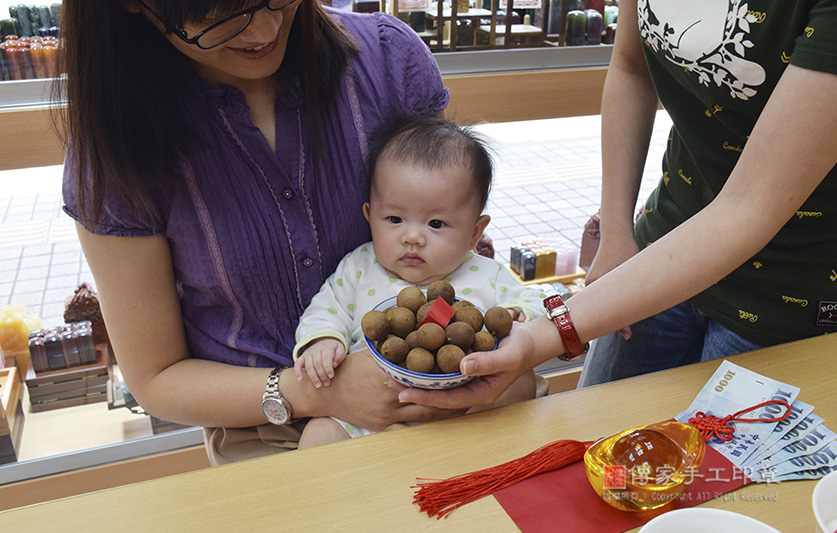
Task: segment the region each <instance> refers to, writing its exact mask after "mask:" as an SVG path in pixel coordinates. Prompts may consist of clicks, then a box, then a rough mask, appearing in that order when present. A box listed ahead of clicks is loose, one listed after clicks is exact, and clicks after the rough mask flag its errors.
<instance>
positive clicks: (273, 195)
mask: <svg viewBox="0 0 837 533" xmlns="http://www.w3.org/2000/svg"><path fill="white" fill-rule="evenodd" d="M330 14H331V15H332V16H333V17H334V18H335V19H336V20H338V21H339V22H341V23H342V24H343V26H344V27H345V28H346V30H347V31H348V32H349V33H350V34H351V35H352V36H354V37H355V39H356V40H357V41H358V42H359V44H360V48H361V52H360V54H359V55H358V57H357V58H355V59H354V60H353V61H351V62H350V66H349V69H348V70H347V72H346V73H345V75H344V76H343V81H342V84H341V85H342V89H343V90H342V91H341V92H340V94H338V95H337V97H336V104H335V112H334V113H331V114H328V115H327V116H324V117H323V118H322V122H323V127H322V130H321V136H322V139H323V141H324V142H323V144H324V145H325V146H326V149H327V150H328V153H329V158H328V160H327V161H325V160H321V159H318V158H315V157H314V155H313V147H312V141H311V138H310V129H309V125H308V123H307V120H306V113H305V102H304V99H303V94H302V92H301V90H300V89H299V84H298V83H296V84H294V83H290V84H288V85H293V86H294V87H296V89H293V88H292V89H291V90H288V91H286V92H285V93H283V95H282V96H281V97H280V98H279V101H278V102H277V105H276V152H275V153H274V152H272V151H271V149H270V147H269V145H268V144H267V141H266V140H265V138H264V136H262V134H261V132H259V130H258V129H257V128H256V127H255V126H254V125H253V123H252V122H251V121H250V118H249V114H248V107H247V105H246V103H245V100H244V96H243V95H242V94H241V93H240V92H239V91H238V90H237V89H234V88H232V87H229V86H223V87H217V86H214V87H212V86H203V87H201V88H200V90H199V92H198V95H197V97H196V99H195V101H194V102H193V104H192V105H191V108H190V109H189V114H190V116H193V117H195V124H194V128H195V130H196V131H198V132H201V136H202V138H201V140H202V141H203V143H202V145H201V146H200V147H199V148H198V149H196V150H195V151H194V153H193V154H191V156H189V157H188V158H187V161H185V162H184V166H183V167H184V174H185V179H184V180H182V182H178V183H177V184H176V185H175V186H174V192H173V195H172V197H171V198H170V202H171V203H170V204H167V205H166V206H165V213H166V229H165V236H166V238H167V240H168V243H169V245H170V247H171V254H172V261H173V264H174V274H175V280H176V283H177V290H178V293H179V296H180V305H181V310H182V313H183V324H184V327H185V331H186V338H187V341H188V343H189V348H190V350H191V355H192V356H193V357H198V358H202V359H210V360H214V361H221V362H224V363H230V364H234V365H241V366H262V367H264V366H274V365H276V364H282V365H292V364H293V362H292V360H291V351H292V350H293V347H294V330H295V329H296V326H297V323H298V321H299V316H300V315H301V314H302V311H303V310H304V309H305V307H306V306H307V305H308V303H309V302H310V301H311V298H312V297H313V296H314V294H316V293H317V291H318V290H319V288H320V285H322V283H323V281H324V280H325V278H326V277H328V275H329V274H331V272H332V271H334V269H335V267H336V266H337V263H338V262H339V261H340V259H341V258H342V257H343V255H345V254H346V253H348V252H349V251H351V250H352V249H354V248H355V247H356V246H357V245H359V244H361V243H363V242H365V241H367V240H369V239H370V233H369V229H368V225H367V223H366V221H365V220H364V218H363V214H362V212H361V206H362V204H363V202H365V201H366V200H367V198H368V191H367V188H368V175H367V172H366V169H365V156H366V153H367V149H368V139H369V137H370V135H371V134H372V133H374V132H375V130H376V129H377V128H379V127H380V126H381V125H382V123H383V121H384V120H385V118H387V117H390V116H392V115H394V114H404V113H409V114H416V113H419V112H427V111H439V110H442V109H444V108H445V106H446V105H447V103H448V93H447V90H446V89H445V88H444V87H443V85H442V80H441V76H440V75H439V70H438V68H437V66H436V63H435V61H434V60H433V57H432V56H431V54H430V52H429V50H428V49H427V47H426V46H425V45H424V43H423V42H422V41H421V40H420V39H419V38H418V36H417V35H416V34H415V32H413V31H412V30H411V29H410V28H409V27H407V26H406V25H405V24H403V23H402V22H400V21H399V20H397V19H395V18H393V17H390V16H388V15H383V14H380V13H374V14H355V13H345V12H340V11H330ZM77 172H78V169H76V168H74V167H73V166H72V165H71V164H69V160H68V164H67V165H66V166H65V170H64V202H65V206H64V210H65V211H66V212H67V213H68V214H69V215H70V216H71V217H73V218H74V219H76V220H79V212H78V204H77V201H76V174H77ZM86 229H87V230H88V231H91V232H93V233H97V234H101V235H119V236H126V237H128V236H144V235H151V234H152V233H153V231H152V230H151V229H150V228H149V227H147V226H146V225H144V224H142V223H140V222H138V217H136V216H135V214H134V213H133V210H132V208H131V207H130V206H129V205H127V204H126V203H125V202H122V201H120V199H119V198H118V197H117V196H116V195H106V198H105V203H104V210H103V218H102V221H101V223H100V224H99V225H98V226H97V227H92V228H91V227H87V228H86Z"/></svg>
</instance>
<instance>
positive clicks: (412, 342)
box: [404, 330, 419, 350]
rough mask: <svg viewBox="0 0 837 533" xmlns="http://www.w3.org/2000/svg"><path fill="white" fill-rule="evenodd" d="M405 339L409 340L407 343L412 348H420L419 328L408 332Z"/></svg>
mask: <svg viewBox="0 0 837 533" xmlns="http://www.w3.org/2000/svg"><path fill="white" fill-rule="evenodd" d="M404 340H405V341H407V345H408V346H409V347H410V349H411V350H412V349H413V348H418V347H419V336H418V330H414V331H411V332H410V333H408V334H407V336H406V337H404Z"/></svg>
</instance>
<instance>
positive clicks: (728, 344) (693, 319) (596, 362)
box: [578, 301, 761, 388]
mask: <svg viewBox="0 0 837 533" xmlns="http://www.w3.org/2000/svg"><path fill="white" fill-rule="evenodd" d="M631 331H632V335H631V338H630V339H629V340H627V341H626V340H625V339H624V338H622V335H621V334H620V333H619V332H618V331H617V332H613V333H610V334H608V335H604V336H602V337H599V338H598V339H596V340H594V341H593V343H592V346H591V348H590V351H589V352H587V356H586V357H585V361H584V369H583V370H582V372H581V378H580V379H579V381H578V387H579V388H582V387H589V386H590V385H597V384H599V383H605V382H608V381H613V380H616V379H622V378H628V377H631V376H638V375H640V374H646V373H648V372H656V371H658V370H665V369H667V368H674V367H677V366H682V365H687V364H690V363H697V362H699V361H708V360H710V359H717V358H718V357H726V356H728V355H734V354H737V353H741V352H747V351H750V350H756V349H758V348H761V346H760V345H758V344H755V343H753V342H750V341H748V340H746V339H743V338H742V337H740V336H738V335H737V334H735V333H733V332H732V331H730V330H728V329H726V328H725V327H723V326H721V325H720V324H718V323H717V322H716V321H714V320H712V319H710V318H709V317H707V316H706V315H705V314H703V313H702V312H700V311H699V310H697V309H696V308H695V307H694V306H693V305H692V304H691V303H689V302H688V301H686V302H683V303H681V304H680V305H676V306H674V307H672V308H671V309H668V310H666V311H663V312H662V313H659V314H657V315H654V316H652V317H649V318H646V319H645V320H643V321H641V322H637V323H636V324H632V325H631Z"/></svg>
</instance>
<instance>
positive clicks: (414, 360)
mask: <svg viewBox="0 0 837 533" xmlns="http://www.w3.org/2000/svg"><path fill="white" fill-rule="evenodd" d="M435 364H436V358H435V357H433V354H432V353H430V352H428V351H427V350H425V349H424V348H413V349H412V350H410V353H408V354H407V370H412V371H413V372H421V373H422V374H428V373H430V371H431V370H433V366H434V365H435Z"/></svg>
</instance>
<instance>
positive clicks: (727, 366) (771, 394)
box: [676, 360, 812, 467]
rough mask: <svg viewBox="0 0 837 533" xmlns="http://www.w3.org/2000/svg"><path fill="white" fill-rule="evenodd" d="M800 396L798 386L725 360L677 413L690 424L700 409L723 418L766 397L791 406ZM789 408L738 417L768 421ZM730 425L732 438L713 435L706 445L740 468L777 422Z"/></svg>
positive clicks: (773, 407) (774, 407)
mask: <svg viewBox="0 0 837 533" xmlns="http://www.w3.org/2000/svg"><path fill="white" fill-rule="evenodd" d="M798 395H799V387H794V386H793V385H788V384H787V383H782V382H781V381H776V380H774V379H771V378H768V377H765V376H762V375H760V374H757V373H755V372H753V371H751V370H748V369H746V368H743V367H740V366H738V365H736V364H734V363H731V362H729V361H726V360H724V361H722V362H721V364H720V366H719V367H718V369H717V370H716V371H715V373H714V374H713V375H712V377H711V378H710V379H709V381H708V382H707V383H706V385H704V386H703V388H702V389H701V390H700V392H699V393H698V395H697V397H695V399H694V401H693V402H692V404H691V405H690V406H689V408H688V409H686V410H685V411H683V412H682V413H680V414H679V415H677V416H676V419H677V420H678V421H679V422H683V423H686V424H688V423H689V419H690V418H693V417H694V416H695V415H696V414H697V413H698V412H703V413H705V414H706V415H714V416H717V417H718V418H724V417H726V416H727V415H733V414H735V413H737V412H739V411H741V410H744V409H748V408H751V407H753V406H756V405H758V404H760V403H762V402H765V401H767V400H783V401H784V402H786V403H788V405H792V404H793V402H794V401H795V400H796V398H797V396H798ZM786 411H787V409H786V408H785V407H784V406H781V405H777V404H769V405H767V406H764V407H761V408H759V409H756V410H753V411H748V412H746V413H742V414H741V415H739V417H740V418H752V419H761V420H768V419H771V418H778V417H781V416H782V415H783V414H784V413H785V412H786ZM730 425H732V426H733V427H734V429H735V432H734V433H733V435H732V439H731V440H729V441H723V440H721V439H719V438H717V437H713V438H711V439H710V440H709V441H708V442H707V445H709V446H711V447H712V448H714V449H715V450H717V451H718V452H719V453H720V454H721V455H723V456H724V457H726V458H727V459H728V460H729V461H730V462H731V463H732V464H734V465H735V466H739V467H740V466H742V465H743V463H744V461H745V459H747V458H748V457H750V455H752V454H753V453H754V452H755V451H756V450H758V448H759V447H760V446H761V445H762V443H763V442H765V441H766V440H767V439H768V438H769V437H770V436H771V435H772V433H773V430H774V429H775V428H776V425H777V422H731V423H730ZM808 453H812V452H808Z"/></svg>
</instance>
